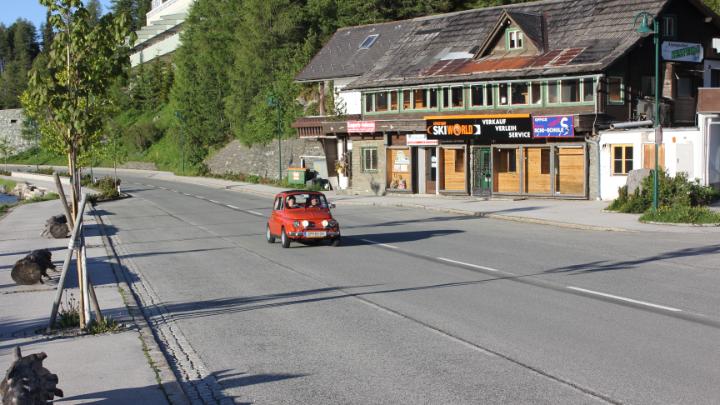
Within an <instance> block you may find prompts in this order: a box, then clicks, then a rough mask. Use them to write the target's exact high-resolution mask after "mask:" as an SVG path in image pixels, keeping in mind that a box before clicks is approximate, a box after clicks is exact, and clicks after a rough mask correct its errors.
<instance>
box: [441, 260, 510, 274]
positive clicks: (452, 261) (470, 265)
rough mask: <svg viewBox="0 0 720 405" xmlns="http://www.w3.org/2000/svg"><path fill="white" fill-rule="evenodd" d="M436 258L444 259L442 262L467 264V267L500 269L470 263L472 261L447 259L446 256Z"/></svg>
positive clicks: (488, 269)
mask: <svg viewBox="0 0 720 405" xmlns="http://www.w3.org/2000/svg"><path fill="white" fill-rule="evenodd" d="M437 259H438V260H442V261H444V262H448V263H455V264H460V265H463V266H468V267H474V268H476V269H481V270H487V271H494V272H499V271H500V270H498V269H493V268H492V267H485V266H480V265H477V264H472V263H465V262H459V261H457V260H453V259H448V258H445V257H438V258H437Z"/></svg>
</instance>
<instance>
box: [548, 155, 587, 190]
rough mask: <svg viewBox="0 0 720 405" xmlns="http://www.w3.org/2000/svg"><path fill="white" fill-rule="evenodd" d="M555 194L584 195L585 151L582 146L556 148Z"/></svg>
mask: <svg viewBox="0 0 720 405" xmlns="http://www.w3.org/2000/svg"><path fill="white" fill-rule="evenodd" d="M555 194H560V195H577V196H581V195H585V151H584V149H583V148H562V147H559V148H557V150H556V155H555Z"/></svg>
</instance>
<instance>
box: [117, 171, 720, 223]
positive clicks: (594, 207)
mask: <svg viewBox="0 0 720 405" xmlns="http://www.w3.org/2000/svg"><path fill="white" fill-rule="evenodd" d="M118 172H124V173H129V174H130V173H132V174H134V175H141V176H146V177H149V178H158V179H162V180H166V181H175V182H182V183H189V184H197V185H202V186H207V187H212V188H217V189H226V190H230V191H236V192H242V193H249V194H254V195H260V196H265V197H272V196H274V195H275V194H276V193H278V192H279V191H281V190H283V189H282V188H279V187H275V186H269V185H264V184H252V183H243V182H237V181H230V180H222V179H215V178H208V177H187V176H176V175H174V174H172V173H168V172H158V171H144V170H132V169H122V170H120V169H118ZM325 194H326V195H327V197H328V198H329V199H330V200H331V201H332V202H335V203H336V204H337V205H338V206H344V205H365V206H387V207H407V208H420V209H426V210H430V211H439V212H447V213H454V214H460V215H471V216H480V217H487V218H495V219H501V220H508V221H515V222H526V223H536V224H545V225H552V226H559V227H565V228H574V229H586V230H596V231H616V232H681V233H720V227H717V226H704V227H701V226H688V225H685V226H678V225H656V224H644V223H641V222H640V221H639V220H638V219H639V218H640V215H639V214H621V213H615V212H606V211H605V208H607V206H608V205H610V202H609V201H594V200H592V201H588V200H553V199H529V198H528V199H512V198H497V199H490V200H485V199H481V198H476V197H469V196H468V197H449V196H434V195H429V196H425V195H417V194H414V195H413V194H409V195H404V194H388V195H385V196H367V195H345V194H338V193H336V192H334V191H329V192H326V193H325Z"/></svg>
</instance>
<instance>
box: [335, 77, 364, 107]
mask: <svg viewBox="0 0 720 405" xmlns="http://www.w3.org/2000/svg"><path fill="white" fill-rule="evenodd" d="M355 79H357V77H350V78H343V79H334V80H333V82H334V88H333V91H334V92H335V94H336V100H337V101H339V102H340V101H342V102H343V103H345V114H360V113H362V103H361V100H362V99H361V97H362V95H361V94H360V92H359V91H343V89H344V88H345V87H347V85H348V84H350V83H351V82H353V81H354V80H355Z"/></svg>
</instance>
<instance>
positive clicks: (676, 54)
mask: <svg viewBox="0 0 720 405" xmlns="http://www.w3.org/2000/svg"><path fill="white" fill-rule="evenodd" d="M662 56H663V59H665V60H671V61H674V62H692V63H700V62H702V61H703V57H704V54H703V47H702V45H701V44H695V43H692V42H671V41H667V42H663V44H662Z"/></svg>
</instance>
